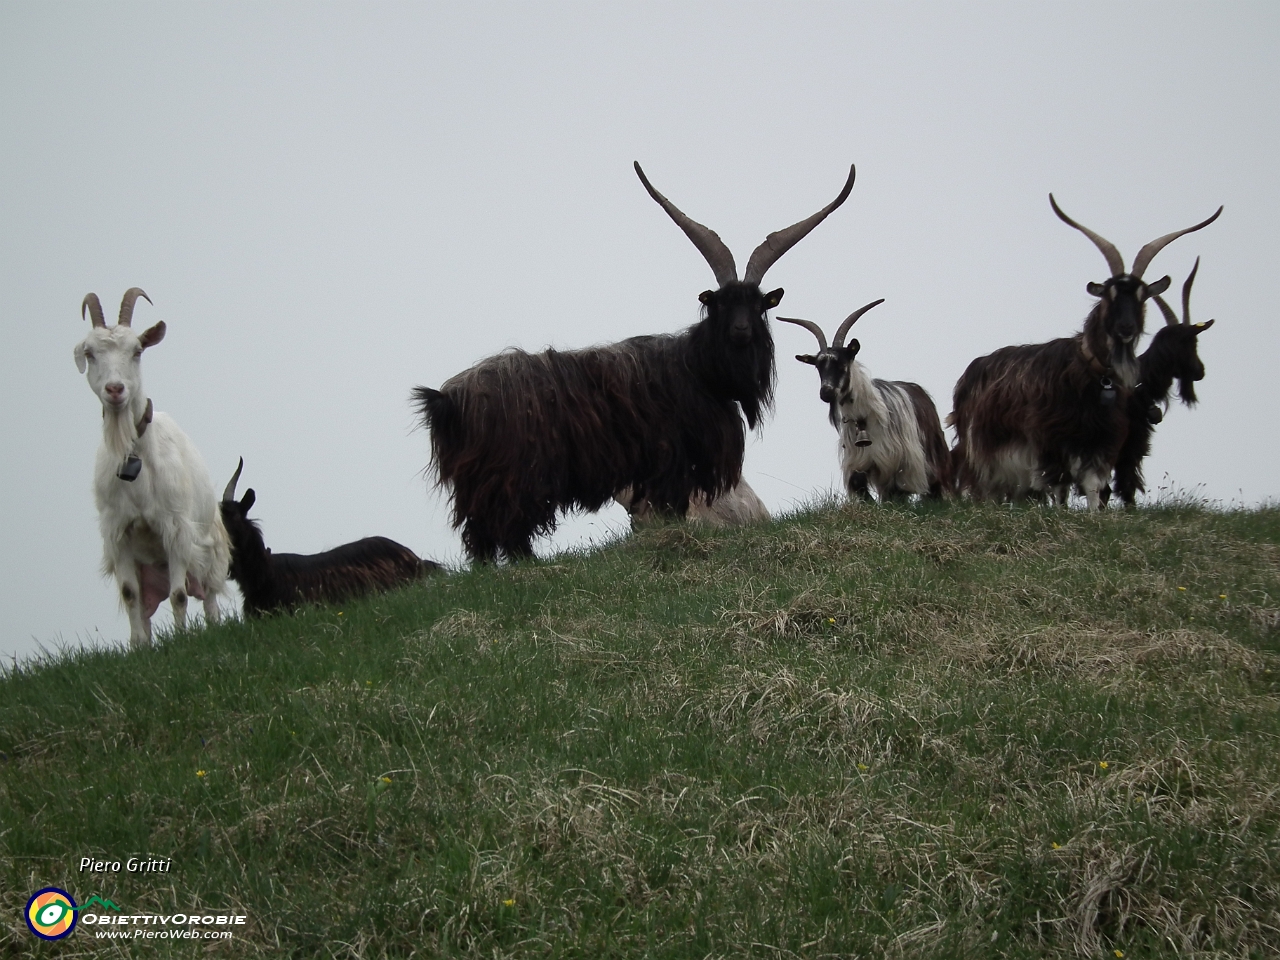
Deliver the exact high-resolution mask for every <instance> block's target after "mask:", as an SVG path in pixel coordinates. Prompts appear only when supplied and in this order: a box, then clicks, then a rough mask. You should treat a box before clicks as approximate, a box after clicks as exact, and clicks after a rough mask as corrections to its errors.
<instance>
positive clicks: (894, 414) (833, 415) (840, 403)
mask: <svg viewBox="0 0 1280 960" xmlns="http://www.w3.org/2000/svg"><path fill="white" fill-rule="evenodd" d="M882 303H884V300H876V301H875V302H873V303H869V304H867V305H866V306H865V307H861V308H859V309H857V310H855V311H854V312H853V313H851V314H849V316H848V317H846V318H845V321H844V323H842V324H840V328H839V329H838V330H836V335H835V339H834V340H832V342H831V346H828V345H827V338H826V335H825V334H823V332H822V328H821V327H820V326H818V325H817V324H816V323H814V322H813V321H811V320H796V319H794V318H791V317H778V319H779V320H781V321H782V322H783V323H794V324H796V325H797V326H800V327H804V328H805V329H806V330H808V331H809V332H810V333H812V334H813V335H814V336H815V337H817V338H818V352H817V354H807V353H805V354H796V359H797V360H799V361H800V362H801V363H808V364H811V365H812V366H814V367H816V368H817V371H818V378H819V380H820V382H821V386H820V387H819V389H818V396H820V397H821V398H822V400H823V401H824V402H825V403H826V404H828V407H829V411H828V418H829V419H830V420H831V425H832V426H833V427H835V428H836V430H837V432H838V433H839V434H840V472H841V474H842V475H843V477H844V484H845V490H846V491H847V492H848V494H849V496H850V498H852V499H855V500H860V499H863V498H865V497H866V496H867V487H868V484H869V485H870V486H872V487H874V488H875V491H876V494H877V495H878V496H879V497H880V499H881V500H882V501H884V500H889V499H901V498H904V497H906V496H909V495H910V494H913V493H918V494H920V495H921V496H926V495H927V496H929V497H933V498H935V499H936V498H939V497H941V496H942V492H943V491H944V490H948V489H950V487H951V453H950V450H949V449H948V448H947V438H946V435H945V434H944V433H943V432H942V423H941V421H940V420H939V419H938V409H937V407H935V406H934V405H933V398H932V397H930V396H929V394H928V392H927V391H926V390H925V389H924V388H923V387H922V386H920V385H919V384H917V383H908V382H904V381H899V380H873V379H872V378H871V376H870V375H869V374H868V373H867V370H866V367H864V366H863V365H862V364H861V363H859V362H858V360H857V356H858V351H859V350H860V349H861V348H862V345H861V344H860V343H859V342H858V341H857V340H856V339H854V340H850V341H849V343H848V345H847V346H846V345H845V343H844V338H845V334H847V333H848V332H849V329H850V328H851V327H852V326H853V325H854V324H855V323H857V322H858V319H859V318H860V317H861V316H862V315H863V314H864V313H866V312H867V311H868V310H870V309H871V308H872V307H875V306H879V305H880V304H882Z"/></svg>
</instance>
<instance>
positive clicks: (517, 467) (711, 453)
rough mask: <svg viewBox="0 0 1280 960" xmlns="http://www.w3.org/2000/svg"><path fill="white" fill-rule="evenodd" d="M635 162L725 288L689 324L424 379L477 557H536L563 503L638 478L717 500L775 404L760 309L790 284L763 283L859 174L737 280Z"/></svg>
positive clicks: (772, 242) (601, 496)
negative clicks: (753, 431)
mask: <svg viewBox="0 0 1280 960" xmlns="http://www.w3.org/2000/svg"><path fill="white" fill-rule="evenodd" d="M635 166H636V173H637V174H638V175H639V177H640V181H641V182H642V183H643V184H644V186H645V189H646V190H648V191H649V194H650V196H652V197H653V199H654V200H656V201H657V202H658V203H659V204H660V205H661V206H662V208H663V209H664V210H666V212H667V214H668V215H669V216H670V217H671V219H672V220H674V221H675V222H676V224H677V225H678V226H679V227H680V228H681V229H682V230H683V231H684V232H685V234H686V235H687V236H688V237H689V239H690V240H692V241H693V243H694V246H696V247H697V248H698V250H699V251H700V252H701V253H702V255H703V256H704V257H705V258H706V260H707V262H708V263H709V264H710V265H711V268H712V270H713V271H714V272H715V277H716V281H717V283H718V284H719V287H718V288H717V289H715V290H707V291H704V292H703V293H702V294H701V296H700V297H699V298H698V299H699V300H700V301H701V302H702V306H703V316H702V319H701V320H700V321H699V322H698V323H696V324H694V325H693V326H692V327H689V328H688V329H687V330H685V331H684V332H682V333H677V334H661V335H658V336H644V337H632V338H631V339H629V340H623V341H622V342H620V343H613V344H608V345H606V346H599V347H588V348H587V349H584V350H563V351H562V350H545V351H543V352H542V353H526V352H525V351H523V350H508V351H506V352H505V353H500V354H498V355H497V356H493V357H489V358H488V359H485V360H481V361H480V362H479V363H477V364H476V365H475V366H474V367H472V368H470V369H469V370H464V371H463V372H462V373H460V374H458V375H457V376H454V377H452V378H450V379H449V380H447V381H446V382H445V383H444V384H443V385H442V386H441V387H440V389H439V390H433V389H431V388H429V387H418V388H416V389H415V390H414V392H413V398H414V401H415V403H416V405H417V407H418V411H419V414H420V416H421V418H422V423H423V425H424V426H426V427H427V428H428V429H429V430H430V431H431V452H432V463H433V467H434V469H435V472H436V476H437V478H438V480H439V483H440V484H441V485H442V486H446V487H448V488H449V489H450V492H451V494H452V498H453V522H454V526H455V527H460V528H461V529H462V542H463V544H464V546H465V547H466V549H467V552H468V553H469V554H470V556H471V558H472V559H473V560H478V561H492V560H494V559H496V558H498V557H499V556H504V557H507V558H509V559H518V558H520V557H526V556H528V555H529V554H531V553H532V551H533V538H534V537H535V536H539V535H541V534H545V533H549V532H551V531H552V530H554V529H555V526H556V519H557V516H558V515H559V513H560V512H561V511H572V510H588V511H594V510H599V509H600V507H601V506H603V505H604V504H605V503H607V502H608V501H609V500H610V499H611V498H612V497H613V496H614V495H615V494H617V493H619V492H620V491H623V490H624V489H626V488H628V487H629V488H630V489H631V495H632V497H633V498H634V501H635V502H636V503H644V502H647V503H648V505H649V507H650V508H652V509H653V510H655V511H657V512H658V513H660V514H665V515H668V516H675V517H680V516H684V514H685V512H686V511H687V510H688V508H689V501H690V498H691V497H693V496H694V494H695V493H699V492H700V493H701V494H702V495H703V497H704V498H705V499H706V501H707V502H708V503H710V502H713V501H714V500H715V499H716V498H717V497H719V496H720V495H721V494H723V493H725V492H726V491H728V490H730V489H732V488H733V487H734V485H735V484H737V483H738V481H739V480H740V478H741V476H742V456H743V451H744V448H745V445H746V435H745V430H744V428H743V424H742V418H743V417H745V418H746V421H747V424H748V425H749V426H751V427H755V426H756V425H757V424H758V423H759V422H760V419H761V417H762V416H763V414H764V412H766V411H767V410H769V408H770V407H771V405H772V402H773V382H774V374H775V371H774V357H773V336H772V335H771V334H770V332H769V324H768V321H767V317H766V311H767V310H769V309H770V308H772V307H774V306H776V305H777V304H778V301H780V300H781V299H782V291H781V290H773V291H770V292H768V293H765V292H764V291H762V290H761V288H760V282H761V280H762V279H763V278H764V275H765V271H767V270H768V269H769V267H770V266H772V265H773V264H774V263H775V262H776V261H777V259H778V258H779V257H781V256H782V255H783V254H784V253H786V251H787V250H789V249H790V248H791V247H792V246H794V245H795V244H796V243H798V242H799V241H800V240H801V239H802V238H803V237H804V236H805V235H806V234H808V233H809V231H810V230H812V229H813V228H814V227H816V226H817V225H818V224H819V223H821V222H822V220H823V219H824V218H825V217H826V216H827V215H828V214H829V213H831V211H833V210H835V209H836V208H837V207H838V206H840V204H842V203H844V201H845V198H846V197H848V196H849V191H850V190H852V189H853V179H854V170H853V168H852V167H850V169H849V178H848V181H847V182H846V183H845V185H844V189H843V190H841V191H840V195H839V196H838V197H836V199H835V200H834V201H833V202H831V203H829V204H828V205H827V206H825V207H823V208H822V209H821V210H820V211H818V212H817V213H816V214H814V215H813V216H811V217H809V218H808V219H806V220H802V221H800V222H799V223H796V224H794V225H792V226H790V227H788V228H786V229H785V230H780V231H778V232H776V233H772V234H770V235H769V236H768V237H767V238H766V239H765V241H764V243H762V244H760V246H759V247H757V248H756V250H755V252H754V253H752V255H751V259H750V260H749V261H748V263H747V269H746V273H745V275H744V276H743V279H741V280H739V279H738V274H737V268H736V267H735V266H734V261H733V254H732V253H730V252H729V248H728V247H726V246H725V245H724V243H723V241H721V239H720V238H719V237H718V236H717V235H716V234H715V233H714V232H713V231H711V230H709V229H708V228H707V227H705V226H703V225H702V224H700V223H697V222H695V221H693V220H691V219H689V218H688V217H687V216H685V214H683V213H682V212H680V210H679V209H677V208H676V206H675V205H674V204H673V203H671V201H669V200H668V199H667V198H666V197H664V196H663V195H662V194H660V193H659V192H658V191H657V190H655V189H654V188H653V186H652V184H650V183H649V180H648V178H646V177H645V175H644V171H643V170H641V169H640V165H639V164H638V163H637V164H636V165H635ZM740 411H741V412H740Z"/></svg>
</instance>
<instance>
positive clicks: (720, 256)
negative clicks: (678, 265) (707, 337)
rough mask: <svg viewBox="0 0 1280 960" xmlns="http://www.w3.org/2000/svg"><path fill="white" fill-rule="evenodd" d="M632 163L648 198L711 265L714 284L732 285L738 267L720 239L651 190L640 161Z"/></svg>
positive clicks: (713, 232)
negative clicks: (649, 197) (664, 212)
mask: <svg viewBox="0 0 1280 960" xmlns="http://www.w3.org/2000/svg"><path fill="white" fill-rule="evenodd" d="M634 163H635V167H636V173H638V174H639V175H640V182H641V183H643V184H644V188H645V189H646V190H648V191H649V196H651V197H653V199H655V200H657V201H658V204H659V205H660V206H661V207H662V209H663V210H665V211H667V216H669V217H670V218H671V219H672V220H674V221H675V222H676V226H677V227H679V228H680V229H681V230H683V231H684V232H685V236H687V237H688V238H689V239H690V240H692V241H693V245H694V246H695V247H697V248H698V252H699V253H701V254H702V255H703V257H705V258H706V260H707V263H709V264H710V265H711V271H712V272H713V273H714V274H715V275H716V283H718V284H720V286H722V287H723V286H724V285H725V284H726V283H733V282H734V281H735V280H737V279H738V267H737V265H736V264H734V262H733V254H732V253H730V252H729V248H728V247H726V246H725V245H724V241H723V240H721V239H720V236H719V235H718V234H717V233H716V232H715V231H714V230H712V229H711V228H710V227H704V226H703V225H702V224H700V223H698V221H696V220H691V219H689V218H688V217H687V216H685V215H684V214H683V213H681V212H680V208H679V207H677V206H676V205H675V204H674V203H672V202H671V201H670V200H668V199H667V198H666V197H664V196H663V195H662V194H660V193H659V192H658V191H657V190H655V189H654V188H653V184H651V183H650V182H649V178H648V177H646V176H645V175H644V171H643V170H641V169H640V161H638V160H636V161H634Z"/></svg>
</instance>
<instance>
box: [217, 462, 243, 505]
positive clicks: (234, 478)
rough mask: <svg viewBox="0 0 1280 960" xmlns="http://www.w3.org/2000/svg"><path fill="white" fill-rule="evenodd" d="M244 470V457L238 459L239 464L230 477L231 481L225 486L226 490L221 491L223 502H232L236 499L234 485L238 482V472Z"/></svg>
mask: <svg viewBox="0 0 1280 960" xmlns="http://www.w3.org/2000/svg"><path fill="white" fill-rule="evenodd" d="M243 469H244V457H241V458H240V463H239V464H237V465H236V472H235V473H233V474H232V475H231V480H230V482H229V483H228V484H227V489H225V490H223V491H222V499H223V500H234V499H235V498H236V484H237V483H239V482H240V471H241V470H243Z"/></svg>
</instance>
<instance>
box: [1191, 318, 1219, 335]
mask: <svg viewBox="0 0 1280 960" xmlns="http://www.w3.org/2000/svg"><path fill="white" fill-rule="evenodd" d="M1213 323H1214V322H1213V321H1212V320H1206V321H1205V322H1204V323H1193V324H1192V325H1191V328H1192V329H1193V330H1195V332H1196V336H1197V337H1198V336H1200V334H1202V333H1204V332H1205V331H1206V330H1208V329H1209V328H1210V327H1212V326H1213Z"/></svg>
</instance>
